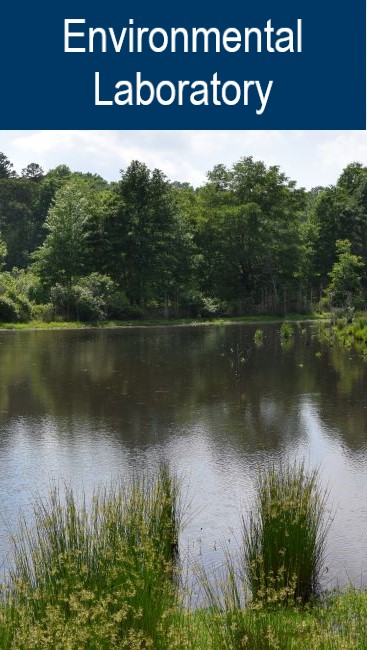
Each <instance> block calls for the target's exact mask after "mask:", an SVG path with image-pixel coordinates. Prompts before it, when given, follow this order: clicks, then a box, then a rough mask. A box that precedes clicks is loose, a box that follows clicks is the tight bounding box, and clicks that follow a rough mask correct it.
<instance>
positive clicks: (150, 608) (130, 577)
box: [0, 465, 367, 650]
mask: <svg viewBox="0 0 367 650" xmlns="http://www.w3.org/2000/svg"><path fill="white" fill-rule="evenodd" d="M178 487H179V486H178V483H177V480H176V479H175V478H174V477H172V476H171V474H170V473H169V471H168V469H167V467H166V466H162V467H161V468H160V470H159V472H158V474H157V476H156V477H155V478H152V479H147V478H144V477H135V478H133V479H132V480H131V481H130V482H129V483H128V484H122V483H121V484H119V485H117V486H115V487H111V488H110V489H101V490H99V491H98V492H96V493H95V494H94V497H93V499H92V502H91V504H90V505H89V506H87V504H86V501H85V498H84V497H81V498H79V499H77V498H76V496H75V495H74V494H73V492H72V490H70V489H69V488H65V490H64V491H61V492H60V491H57V490H53V491H52V492H51V494H50V496H49V498H48V499H46V500H44V499H37V500H36V503H35V508H34V521H33V525H29V524H26V523H25V522H24V521H23V522H22V524H21V527H20V530H19V533H18V534H17V535H16V537H15V539H14V567H13V569H12V572H11V575H10V578H9V580H8V583H7V585H6V586H4V587H3V592H2V603H1V606H0V647H1V648H2V649H4V650H43V649H46V648H47V649H49V650H51V649H52V650H107V649H111V650H114V649H116V650H117V649H122V648H126V649H128V650H145V649H147V648H151V649H152V650H155V649H157V650H241V649H243V648H248V649H249V650H267V649H269V650H270V648H272V649H274V648H275V649H276V648H278V649H279V650H287V649H289V650H292V649H295V650H298V649H301V650H306V649H307V650H308V649H309V648H315V649H316V650H318V649H320V650H321V649H322V650H335V649H336V650H339V649H340V650H342V649H349V648H350V649H352V648H353V649H355V648H360V649H361V650H362V649H363V648H365V647H366V643H365V640H366V638H367V636H366V635H367V594H366V593H363V592H358V591H355V590H353V589H349V590H348V591H347V592H345V593H343V594H341V593H335V594H332V595H329V596H327V597H325V598H323V599H321V598H316V599H314V600H311V601H310V602H308V603H306V602H305V601H306V600H309V597H310V595H311V594H312V593H314V591H315V588H316V585H317V577H318V574H319V571H320V570H321V567H322V556H323V542H324V539H325V532H326V528H325V522H324V520H323V517H322V514H323V507H324V499H325V495H324V494H323V493H322V492H320V490H319V488H318V474H317V472H306V470H305V468H304V466H303V465H298V466H296V465H292V466H290V467H289V466H286V467H281V468H279V469H277V470H276V469H275V468H271V469H270V470H269V472H267V473H265V474H263V475H261V476H259V479H258V485H257V495H258V497H257V504H256V509H255V510H254V511H253V512H252V515H250V519H249V525H248V526H247V527H245V528H244V533H243V537H244V539H243V548H242V557H241V562H240V565H241V563H242V567H241V566H240V565H239V564H238V563H237V562H236V561H235V559H234V558H233V557H232V556H231V555H230V554H227V558H226V562H225V570H224V573H223V575H222V579H221V580H217V581H214V582H213V581H209V580H208V579H207V577H206V576H205V574H202V575H203V576H204V580H203V588H204V591H205V595H206V603H204V606H203V607H202V608H201V609H194V610H189V609H188V608H187V607H186V606H184V605H183V602H184V601H183V600H182V599H181V593H180V591H181V589H180V570H179V568H180V565H179V556H178V537H179V531H180V527H181V522H182V506H181V502H180V494H179V489H178ZM286 532H288V535H287V534H286ZM280 550H281V551H282V552H281V553H279V551H280ZM301 550H302V552H301ZM259 558H260V559H259ZM253 560H255V562H254V563H253ZM259 585H260V587H259ZM260 589H261V590H262V591H260Z"/></svg>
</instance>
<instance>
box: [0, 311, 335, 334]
mask: <svg viewBox="0 0 367 650" xmlns="http://www.w3.org/2000/svg"><path fill="white" fill-rule="evenodd" d="M326 319H327V316H326V315H318V314H291V315H289V316H283V317H282V316H264V315H261V316H259V315H253V316H234V317H230V316H229V317H221V318H212V319H210V318H203V319H201V318H196V319H195V318H178V319H142V320H106V321H97V322H82V321H50V322H49V323H45V322H43V321H36V320H33V321H29V322H27V323H0V331H45V330H47V331H48V330H86V329H141V328H144V329H146V328H159V327H207V326H209V325H216V326H227V325H246V324H248V325H267V324H269V323H284V322H290V323H296V322H305V323H307V322H309V323H312V322H317V321H322V320H326Z"/></svg>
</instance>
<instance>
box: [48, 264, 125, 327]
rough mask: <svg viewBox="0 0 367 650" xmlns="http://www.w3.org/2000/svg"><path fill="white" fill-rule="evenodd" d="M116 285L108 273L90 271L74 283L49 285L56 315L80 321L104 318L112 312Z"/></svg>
mask: <svg viewBox="0 0 367 650" xmlns="http://www.w3.org/2000/svg"><path fill="white" fill-rule="evenodd" d="M115 292H116V286H115V283H114V282H113V281H112V280H111V278H110V277H109V276H108V275H101V274H99V273H91V274H90V275H88V276H86V277H82V278H80V279H79V280H78V281H77V282H76V283H75V284H72V285H63V284H60V283H57V284H55V285H54V286H53V287H51V290H50V297H51V304H52V305H53V307H54V311H55V314H56V315H59V316H61V317H64V318H67V319H69V320H70V319H76V320H81V321H95V320H106V319H107V318H108V317H109V316H110V315H111V314H110V312H111V311H112V312H113V304H114V299H115V296H116V293H115Z"/></svg>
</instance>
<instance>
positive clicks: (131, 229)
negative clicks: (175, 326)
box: [115, 161, 189, 307]
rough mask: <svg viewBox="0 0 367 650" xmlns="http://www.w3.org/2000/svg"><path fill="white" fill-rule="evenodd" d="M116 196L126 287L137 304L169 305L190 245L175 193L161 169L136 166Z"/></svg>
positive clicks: (136, 163) (118, 241) (124, 174)
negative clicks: (155, 303) (151, 301)
mask: <svg viewBox="0 0 367 650" xmlns="http://www.w3.org/2000/svg"><path fill="white" fill-rule="evenodd" d="M116 191H117V193H118V196H119V198H120V205H119V210H118V215H117V219H116V221H115V225H116V226H117V227H118V229H119V236H118V237H117V238H116V245H117V246H118V248H119V255H120V261H121V283H122V285H123V286H124V288H125V289H126V293H127V295H128V296H129V298H130V300H131V302H132V304H137V305H139V306H140V307H144V306H145V305H146V304H147V302H148V301H149V300H155V301H158V303H159V304H166V303H167V302H168V301H170V300H172V298H173V297H174V294H175V292H176V290H177V285H178V284H179V282H180V275H181V271H182V268H183V264H184V258H185V256H186V250H187V248H188V246H189V237H186V233H185V228H184V227H183V224H182V220H181V219H180V211H179V210H178V208H177V203H176V201H175V193H174V190H173V188H172V187H171V185H170V183H169V182H168V181H167V179H166V177H165V176H164V174H163V173H162V172H161V171H160V170H158V169H155V170H153V171H151V170H149V169H148V167H147V166H146V165H145V164H143V163H141V162H139V161H133V162H132V163H131V165H130V166H129V167H128V169H127V170H125V171H123V172H122V173H121V180H120V182H119V183H118V185H117V187H116ZM115 230H116V228H115Z"/></svg>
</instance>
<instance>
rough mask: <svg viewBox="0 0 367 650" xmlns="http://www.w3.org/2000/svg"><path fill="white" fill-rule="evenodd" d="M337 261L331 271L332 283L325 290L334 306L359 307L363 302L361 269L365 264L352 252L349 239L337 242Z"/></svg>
mask: <svg viewBox="0 0 367 650" xmlns="http://www.w3.org/2000/svg"><path fill="white" fill-rule="evenodd" d="M336 253H337V261H336V262H335V263H334V265H333V268H332V270H331V271H330V273H329V274H328V275H329V278H330V283H329V285H328V286H327V288H326V290H325V292H326V295H327V297H328V299H329V301H330V304H331V305H332V306H333V307H358V306H360V305H361V302H362V286H361V275H360V272H361V269H362V268H363V267H364V266H365V264H364V262H363V260H362V258H361V257H359V256H358V255H353V254H352V252H351V243H350V241H349V240H348V239H343V240H338V241H337V242H336Z"/></svg>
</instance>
